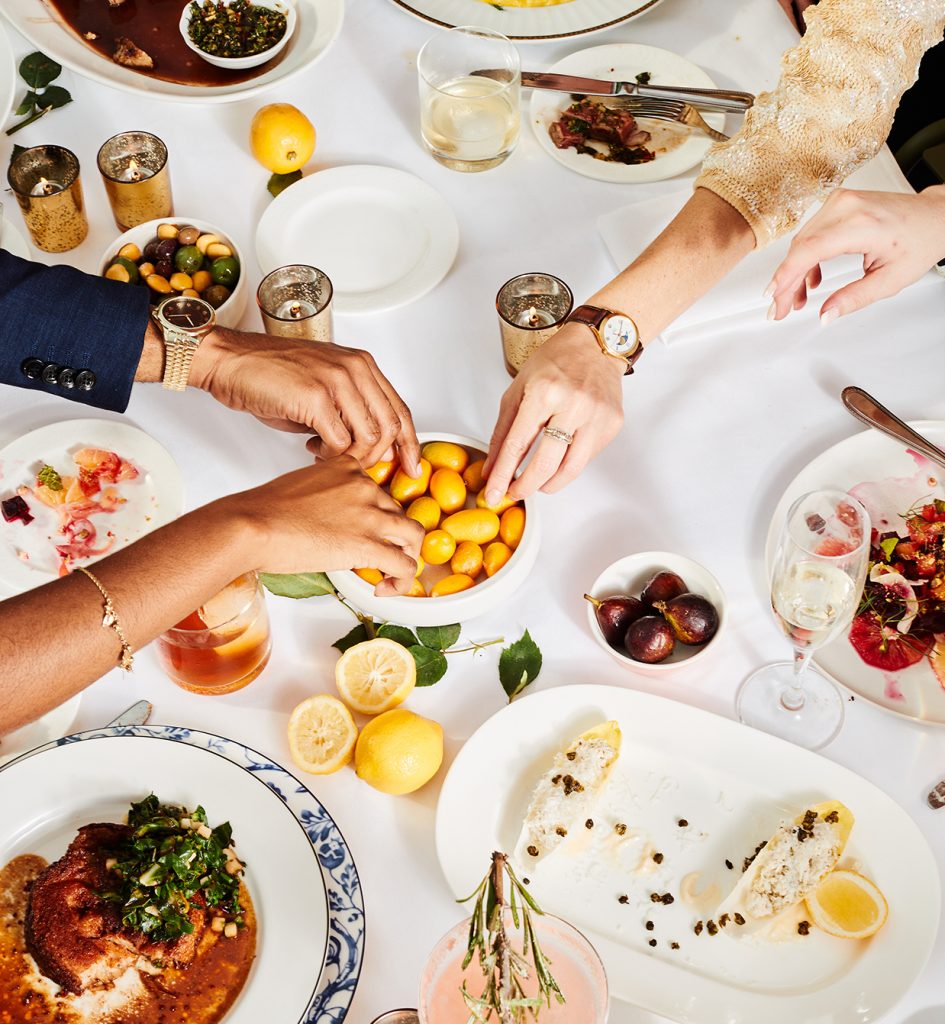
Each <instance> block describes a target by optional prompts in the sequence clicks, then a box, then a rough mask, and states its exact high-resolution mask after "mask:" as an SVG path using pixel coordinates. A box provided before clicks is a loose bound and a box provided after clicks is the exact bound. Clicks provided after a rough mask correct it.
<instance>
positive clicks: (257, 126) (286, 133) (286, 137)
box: [249, 103, 315, 174]
mask: <svg viewBox="0 0 945 1024" xmlns="http://www.w3.org/2000/svg"><path fill="white" fill-rule="evenodd" d="M249 144H250V147H251V148H252V151H253V156H254V157H256V159H257V160H258V161H259V162H260V163H261V164H262V165H263V167H265V168H266V169H267V170H270V171H272V172H273V174H289V173H291V172H292V171H297V170H299V168H301V167H303V166H304V165H305V164H306V163H308V161H309V160H310V159H311V157H312V154H313V153H314V152H315V128H314V127H313V125H312V122H311V121H309V119H308V118H307V117H306V116H305V115H304V114H303V113H302V111H301V110H299V109H298V108H297V107H293V106H292V104H291V103H270V104H269V105H268V106H265V107H260V108H259V110H257V111H256V116H255V117H254V118H253V123H252V124H251V125H250V129H249Z"/></svg>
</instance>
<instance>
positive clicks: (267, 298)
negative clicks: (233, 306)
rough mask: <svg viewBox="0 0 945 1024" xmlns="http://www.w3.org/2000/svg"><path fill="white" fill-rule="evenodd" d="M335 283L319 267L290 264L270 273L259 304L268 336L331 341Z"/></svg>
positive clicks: (258, 301) (258, 291)
mask: <svg viewBox="0 0 945 1024" xmlns="http://www.w3.org/2000/svg"><path fill="white" fill-rule="evenodd" d="M332 293H333V289H332V284H331V280H330V279H329V277H328V275H327V274H326V273H325V272H324V271H322V270H319V269H318V268H317V267H308V266H306V265H305V264H302V263H297V264H291V265H290V266H287V267H279V268H278V269H277V270H274V271H272V273H271V274H267V275H266V277H264V278H263V279H262V281H261V283H260V285H259V288H258V289H257V291H256V302H257V304H258V306H259V312H260V313H261V314H262V321H263V327H264V328H265V329H266V332H267V333H268V334H277V335H279V336H280V337H282V338H305V339H307V340H308V341H331V340H332V320H331V298H332Z"/></svg>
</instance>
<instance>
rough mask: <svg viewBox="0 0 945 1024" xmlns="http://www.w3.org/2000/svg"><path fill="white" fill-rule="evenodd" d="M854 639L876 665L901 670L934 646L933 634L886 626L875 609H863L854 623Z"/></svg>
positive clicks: (865, 657) (860, 651)
mask: <svg viewBox="0 0 945 1024" xmlns="http://www.w3.org/2000/svg"><path fill="white" fill-rule="evenodd" d="M850 643H851V644H853V647H854V649H855V650H856V653H857V654H859V656H860V657H861V658H862V659H863V660H864V661H865V662H866V664H867V665H872V666H873V667H874V668H880V669H882V670H883V671H884V672H898V671H899V670H900V669H904V668H908V667H909V666H910V665H915V664H916V663H917V662H919V661H921V660H922V659H923V658H924V657H925V656H926V655H927V654H928V653H929V651H930V650H931V648H932V638H931V637H930V636H923V635H922V634H916V633H900V632H899V631H898V630H897V629H896V628H895V626H884V625H883V623H882V622H881V621H880V619H879V617H878V616H877V615H876V613H875V612H870V611H866V612H861V613H860V614H859V615H857V617H856V618H855V619H854V620H853V624H852V625H851V626H850Z"/></svg>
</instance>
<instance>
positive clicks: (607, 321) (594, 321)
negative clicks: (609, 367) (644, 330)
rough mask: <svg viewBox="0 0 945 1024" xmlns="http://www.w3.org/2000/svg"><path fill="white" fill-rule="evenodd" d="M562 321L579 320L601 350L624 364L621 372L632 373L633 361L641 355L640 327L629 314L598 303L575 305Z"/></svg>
mask: <svg viewBox="0 0 945 1024" xmlns="http://www.w3.org/2000/svg"><path fill="white" fill-rule="evenodd" d="M565 323H575V324H583V325H584V326H585V327H588V328H590V330H591V333H592V334H593V335H594V338H595V340H596V341H597V344H598V346H599V347H600V350H601V352H603V353H604V355H607V356H610V357H611V358H613V359H619V360H620V361H621V362H622V363H624V364H625V365H626V369H625V370H624V373H625V374H628V373H633V366H634V363H636V361H637V360H638V359H639V358H640V356H642V355H643V342H642V341H640V331H639V330H638V328H637V325H636V324H635V323H634V322H633V319H632V317H629V316H627V314H626V313H618V312H616V311H615V310H612V309H603V308H601V307H600V306H589V305H584V306H578V308H577V309H575V310H573V311H572V312H571V313H570V314H569V315H568V316H567V317H566V318H565Z"/></svg>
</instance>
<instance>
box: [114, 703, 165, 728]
mask: <svg viewBox="0 0 945 1024" xmlns="http://www.w3.org/2000/svg"><path fill="white" fill-rule="evenodd" d="M152 710H153V708H152V705H151V702H150V701H146V700H139V701H138V702H137V704H132V705H131V707H130V708H127V709H126V710H125V711H122V713H121V714H120V715H119V716H118V717H117V718H115V719H113V720H112V721H111V722H109V723H108V725H106V726H105V728H106V729H112V728H114V727H115V726H122V725H144V724H145V723H146V722H147V720H148V719H149V718H150V717H151V711H152Z"/></svg>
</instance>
